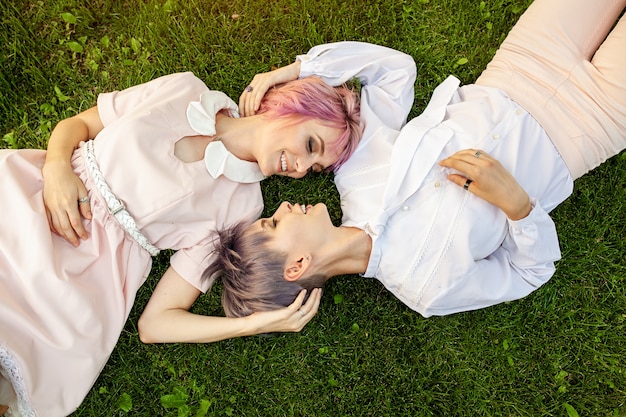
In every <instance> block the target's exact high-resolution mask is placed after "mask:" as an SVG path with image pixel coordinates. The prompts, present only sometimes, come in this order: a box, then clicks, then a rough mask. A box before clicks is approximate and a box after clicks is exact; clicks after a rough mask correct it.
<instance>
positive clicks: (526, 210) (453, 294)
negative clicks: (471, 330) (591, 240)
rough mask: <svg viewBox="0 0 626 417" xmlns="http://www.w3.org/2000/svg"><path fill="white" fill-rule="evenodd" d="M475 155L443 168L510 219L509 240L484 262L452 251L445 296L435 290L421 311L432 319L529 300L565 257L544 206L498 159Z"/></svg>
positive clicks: (445, 265) (442, 277)
mask: <svg viewBox="0 0 626 417" xmlns="http://www.w3.org/2000/svg"><path fill="white" fill-rule="evenodd" d="M475 154H476V151H475V150H473V149H468V150H463V151H460V152H457V153H456V154H454V155H452V156H450V157H449V158H446V159H444V160H443V161H441V162H440V164H441V165H442V166H447V167H450V168H454V169H456V170H457V171H458V172H459V173H458V174H456V173H455V174H451V175H450V176H449V178H450V180H451V181H453V182H454V183H456V184H457V185H459V186H464V185H465V183H466V180H467V178H468V177H471V178H472V179H473V180H474V181H473V182H471V183H470V185H469V187H468V188H467V192H471V193H474V194H475V195H477V196H479V197H481V198H483V199H484V200H486V201H488V202H489V203H491V204H493V205H494V206H496V207H498V208H499V209H501V210H502V211H503V212H504V213H505V214H506V215H507V217H508V220H507V229H506V231H505V235H504V240H503V242H502V244H501V245H500V246H499V247H498V248H497V249H496V250H495V251H494V252H493V253H491V254H489V255H488V256H485V257H484V258H482V259H472V258H471V252H470V251H467V250H466V249H465V247H459V248H456V249H455V248H451V249H450V251H449V252H448V253H447V255H446V258H444V260H443V262H442V265H441V268H440V270H438V271H437V273H436V276H435V277H434V280H433V282H437V283H439V284H440V288H441V290H440V293H437V292H436V291H434V290H433V292H432V293H431V294H429V296H427V297H426V299H425V300H424V302H423V305H421V306H419V307H418V309H419V310H420V312H421V313H422V314H423V315H424V316H426V317H428V316H431V315H445V314H452V313H457V312H461V311H468V310H475V309H479V308H484V307H488V306H491V305H495V304H499V303H502V302H505V301H511V300H516V299H519V298H522V297H525V296H526V295H528V294H530V293H531V292H533V291H534V290H536V289H537V288H539V287H540V286H541V285H543V284H545V283H546V282H547V281H548V280H549V279H550V278H551V277H552V275H553V274H554V271H555V267H554V262H555V261H556V260H558V259H559V258H560V249H559V242H558V235H557V233H556V228H555V226H554V222H553V221H552V219H551V218H550V216H549V215H548V213H547V212H546V211H545V210H543V209H542V208H541V206H540V205H539V203H538V202H534V203H531V200H530V198H529V197H528V194H527V193H526V191H524V190H523V189H522V188H521V186H520V185H519V184H518V183H517V181H516V180H515V178H513V176H512V175H511V174H509V173H508V171H506V169H504V168H503V167H502V165H501V164H500V163H499V162H498V161H497V160H495V159H493V158H491V157H490V156H489V155H487V154H485V153H480V154H479V156H478V157H476V156H475ZM483 227H488V225H483ZM467 244H468V243H467V242H459V245H462V246H465V245H467Z"/></svg>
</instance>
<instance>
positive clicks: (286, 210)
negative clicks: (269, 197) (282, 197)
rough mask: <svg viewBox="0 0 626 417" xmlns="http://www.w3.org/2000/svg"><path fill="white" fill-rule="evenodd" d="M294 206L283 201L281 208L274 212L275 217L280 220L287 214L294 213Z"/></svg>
mask: <svg viewBox="0 0 626 417" xmlns="http://www.w3.org/2000/svg"><path fill="white" fill-rule="evenodd" d="M292 208H293V206H292V205H291V203H290V202H288V201H283V202H282V203H281V204H280V206H278V208H277V209H276V211H275V212H274V216H273V217H275V218H276V219H277V220H280V219H281V218H282V217H283V216H284V215H285V214H288V213H291V212H292Z"/></svg>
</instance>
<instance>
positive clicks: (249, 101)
mask: <svg viewBox="0 0 626 417" xmlns="http://www.w3.org/2000/svg"><path fill="white" fill-rule="evenodd" d="M299 75H300V61H296V62H294V63H292V64H290V65H287V66H285V67H281V68H278V69H275V70H273V71H269V72H264V73H261V74H257V75H255V76H254V78H253V79H252V81H251V82H250V84H248V85H247V86H246V88H245V89H244V90H243V92H242V93H241V96H240V97H239V114H240V115H241V117H245V116H253V115H254V114H255V113H256V111H257V110H258V109H259V106H260V105H261V100H262V99H263V96H264V95H265V93H267V90H269V89H270V88H272V87H274V86H275V85H278V84H282V83H286V82H288V81H292V80H297V79H298V76H299Z"/></svg>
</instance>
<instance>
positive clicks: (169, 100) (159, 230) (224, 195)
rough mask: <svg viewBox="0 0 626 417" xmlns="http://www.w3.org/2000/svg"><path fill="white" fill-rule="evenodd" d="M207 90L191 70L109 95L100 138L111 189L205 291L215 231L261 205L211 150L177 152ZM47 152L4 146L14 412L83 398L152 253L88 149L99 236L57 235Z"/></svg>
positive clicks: (4, 246)
mask: <svg viewBox="0 0 626 417" xmlns="http://www.w3.org/2000/svg"><path fill="white" fill-rule="evenodd" d="M208 91H209V90H208V88H207V87H206V86H205V85H204V83H203V82H201V81H200V80H199V79H197V78H196V77H195V76H194V75H193V74H190V73H184V74H174V75H169V76H165V77H161V78H158V79H156V80H154V81H151V82H149V83H146V84H142V85H139V86H136V87H132V88H130V89H128V90H124V91H121V92H115V93H108V94H102V95H100V97H99V98H98V110H99V113H100V116H101V118H102V121H103V123H104V126H105V129H104V130H103V131H102V132H101V134H99V135H98V137H97V138H96V139H95V141H94V148H95V150H94V151H95V156H96V159H97V161H98V164H99V166H100V169H101V171H102V173H103V174H104V177H105V178H106V180H107V183H108V185H109V186H110V188H111V190H112V191H113V193H114V194H115V195H116V196H117V197H118V198H119V199H120V200H121V201H123V202H124V203H125V205H126V207H127V209H128V211H129V212H130V214H131V215H132V216H133V217H134V219H135V221H136V223H137V226H138V227H139V229H140V230H141V231H142V232H143V234H144V235H145V236H146V237H147V238H148V240H149V241H150V242H151V243H152V244H153V245H155V246H156V247H158V248H160V249H165V248H171V249H175V250H177V252H176V253H175V254H174V256H173V257H172V259H171V263H172V266H173V267H174V269H175V270H176V271H177V272H178V273H179V274H180V275H181V276H183V278H185V279H186V280H187V281H188V282H189V283H190V284H192V285H194V286H195V287H197V288H199V289H201V290H202V291H206V289H207V288H206V286H205V285H203V283H202V282H201V279H200V276H201V273H202V271H203V269H204V268H205V267H206V265H207V263H208V261H209V258H208V257H207V255H208V254H209V253H210V251H211V247H212V246H211V240H212V237H213V234H212V232H213V231H214V230H215V229H216V228H219V227H222V226H224V225H228V224H232V223H235V222H237V221H239V220H242V219H249V220H252V219H256V218H257V217H258V215H259V214H260V212H261V210H262V204H263V203H262V197H261V192H260V187H259V184H258V182H252V183H238V182H235V181H231V180H229V179H228V178H225V177H224V176H219V177H218V178H217V179H214V178H213V177H212V176H211V175H209V173H208V171H207V168H206V166H205V164H204V162H203V161H198V162H194V163H184V162H182V161H180V160H179V159H177V158H176V157H175V156H174V144H175V143H176V142H177V141H178V140H179V139H181V138H182V137H185V136H195V135H198V133H199V132H198V131H196V130H194V129H192V128H191V126H190V124H189V122H188V120H187V114H186V110H187V107H188V105H189V103H190V102H192V101H196V100H198V99H199V97H200V95H201V94H203V93H206V92H208ZM210 94H215V95H216V96H218V99H220V100H222V99H223V97H225V96H224V95H223V94H222V93H218V92H210V93H209V95H210ZM219 95H221V96H219ZM222 96H223V97H222ZM229 108H231V109H236V105H235V103H234V102H232V101H231V102H230V103H229ZM213 116H214V115H213ZM209 123H210V122H209ZM44 158H45V151H41V150H19V151H12V150H0V190H1V191H2V195H3V197H2V199H1V200H0V213H1V214H2V220H1V226H0V371H1V372H2V376H3V378H4V383H5V384H6V383H7V381H9V382H10V383H11V384H12V385H13V390H14V391H15V394H16V396H17V405H16V406H14V410H15V409H16V410H15V411H19V412H20V413H21V414H22V415H37V416H64V415H67V414H70V413H71V412H73V411H74V410H75V409H76V408H77V407H78V406H79V405H80V403H81V402H82V400H83V398H84V397H85V395H86V394H87V392H88V391H89V389H90V388H91V386H92V385H93V383H94V382H95V380H96V378H97V377H98V374H99V373H100V371H101V369H102V367H103V366H104V365H105V363H106V361H107V359H108V357H109V355H110V353H111V352H112V350H113V348H114V346H115V344H116V342H117V339H118V337H119V335H120V332H121V330H122V327H123V325H124V323H125V321H126V319H127V318H128V314H129V312H130V309H131V307H132V305H133V301H134V299H135V294H136V291H137V289H138V288H139V287H140V286H141V285H142V284H143V283H144V281H145V279H146V278H147V276H148V274H149V272H150V267H151V257H150V255H149V254H148V252H147V251H146V250H144V249H143V248H142V247H141V246H139V244H138V243H137V242H135V241H134V240H133V239H132V238H131V237H130V236H129V235H128V234H127V233H126V231H125V230H124V229H123V228H122V227H121V226H120V225H119V223H118V222H117V220H116V219H115V218H114V217H113V216H112V215H111V214H110V213H109V211H108V208H107V207H106V204H105V202H104V200H103V199H102V197H101V195H100V194H99V192H98V190H97V189H94V185H93V183H92V181H91V178H90V177H89V174H88V173H87V171H86V169H85V165H84V158H83V156H82V149H78V150H77V151H76V152H74V156H73V158H72V164H73V167H74V171H75V172H76V173H77V174H78V175H79V176H80V178H81V179H82V180H83V181H84V183H85V184H86V187H87V189H88V191H89V196H90V198H91V207H92V211H93V220H91V221H85V226H86V228H87V231H88V232H89V239H88V240H86V241H82V243H81V244H80V246H79V247H78V248H74V247H73V246H71V245H70V244H69V243H68V242H66V241H65V240H63V239H62V238H60V237H59V236H57V235H55V234H53V233H52V232H51V231H50V229H49V226H48V221H47V218H46V214H45V211H44V205H43V201H42V185H43V181H42V175H41V167H42V165H43V162H44ZM3 378H0V381H2V379H3Z"/></svg>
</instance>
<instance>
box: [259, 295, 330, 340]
mask: <svg viewBox="0 0 626 417" xmlns="http://www.w3.org/2000/svg"><path fill="white" fill-rule="evenodd" d="M305 297H306V290H302V291H300V294H298V297H296V299H295V301H294V302H293V303H292V304H291V305H289V306H287V307H285V308H281V309H279V310H274V311H261V312H257V313H253V314H252V315H250V316H249V317H250V319H252V320H254V321H255V323H256V326H257V330H258V333H274V332H299V331H301V330H302V329H303V328H304V326H306V324H307V323H308V322H310V321H311V319H313V317H314V316H315V315H316V314H317V310H318V308H319V305H320V300H321V299H322V289H321V288H315V289H314V290H312V291H311V295H310V296H309V298H308V300H307V301H306V303H304V304H303V302H304V299H305Z"/></svg>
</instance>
